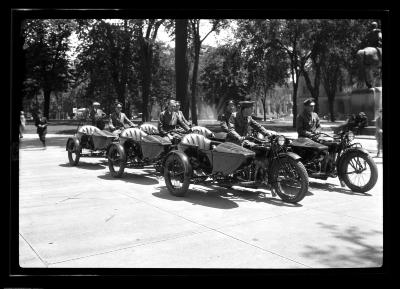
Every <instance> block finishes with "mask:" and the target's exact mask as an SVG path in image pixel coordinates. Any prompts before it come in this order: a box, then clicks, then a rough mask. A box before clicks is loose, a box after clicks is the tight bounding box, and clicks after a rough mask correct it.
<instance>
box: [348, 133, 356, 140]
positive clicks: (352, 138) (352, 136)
mask: <svg viewBox="0 0 400 289" xmlns="http://www.w3.org/2000/svg"><path fill="white" fill-rule="evenodd" d="M347 139H348V140H349V141H352V140H354V133H353V132H352V131H349V132H348V133H347Z"/></svg>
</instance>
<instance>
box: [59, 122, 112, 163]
mask: <svg viewBox="0 0 400 289" xmlns="http://www.w3.org/2000/svg"><path fill="white" fill-rule="evenodd" d="M116 142H118V136H117V135H114V134H112V133H111V132H108V131H105V130H100V129H99V128H97V127H95V126H92V125H84V126H80V125H78V127H77V131H76V133H75V134H74V136H73V137H70V138H68V140H67V144H66V150H67V152H68V160H69V163H70V164H71V165H72V166H77V165H78V164H79V160H80V158H82V157H100V158H102V157H104V158H105V157H106V155H107V151H108V150H109V148H110V147H111V145H112V144H113V143H116Z"/></svg>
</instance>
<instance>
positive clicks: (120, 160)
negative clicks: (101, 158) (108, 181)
mask: <svg viewBox="0 0 400 289" xmlns="http://www.w3.org/2000/svg"><path fill="white" fill-rule="evenodd" d="M107 157H108V169H109V170H110V173H111V175H112V176H113V177H114V178H120V177H122V175H123V173H124V170H125V166H126V158H125V152H124V151H123V150H122V149H121V148H120V147H119V146H116V145H112V146H111V147H110V150H109V151H108V156H107Z"/></svg>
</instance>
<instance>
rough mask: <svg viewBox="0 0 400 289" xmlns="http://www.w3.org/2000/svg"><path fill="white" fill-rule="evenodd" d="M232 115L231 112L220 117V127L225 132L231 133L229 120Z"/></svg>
mask: <svg viewBox="0 0 400 289" xmlns="http://www.w3.org/2000/svg"><path fill="white" fill-rule="evenodd" d="M231 115H232V113H231V112H225V113H224V114H222V115H220V116H219V117H218V120H219V121H220V123H219V125H220V126H221V129H222V131H223V132H229V119H230V117H231Z"/></svg>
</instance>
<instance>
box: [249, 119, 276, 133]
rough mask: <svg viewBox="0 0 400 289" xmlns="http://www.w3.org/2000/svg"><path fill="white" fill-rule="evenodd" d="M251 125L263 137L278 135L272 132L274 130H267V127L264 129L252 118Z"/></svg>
mask: <svg viewBox="0 0 400 289" xmlns="http://www.w3.org/2000/svg"><path fill="white" fill-rule="evenodd" d="M250 125H251V127H252V128H253V129H254V130H256V131H258V132H260V133H262V134H263V135H266V136H271V135H274V134H276V133H275V132H274V131H272V130H267V129H266V128H265V127H263V126H262V125H261V124H259V123H258V122H256V121H255V120H254V119H253V118H250Z"/></svg>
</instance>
